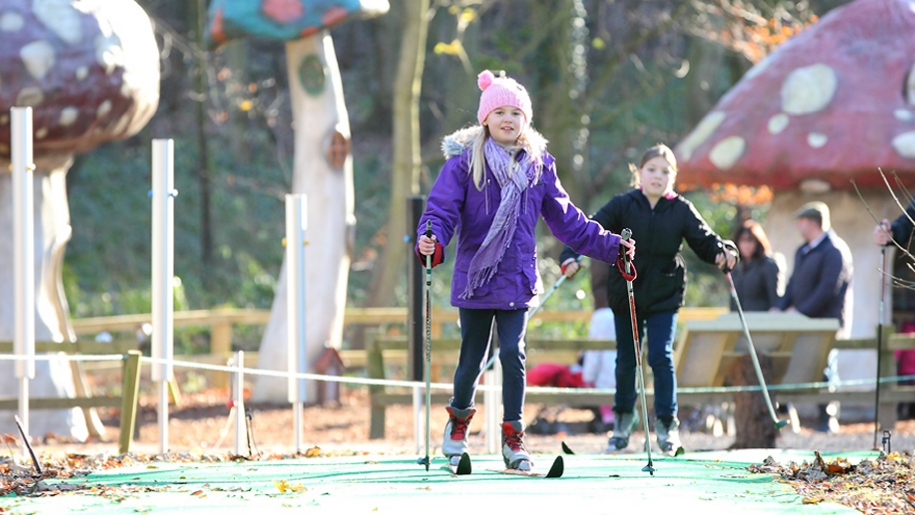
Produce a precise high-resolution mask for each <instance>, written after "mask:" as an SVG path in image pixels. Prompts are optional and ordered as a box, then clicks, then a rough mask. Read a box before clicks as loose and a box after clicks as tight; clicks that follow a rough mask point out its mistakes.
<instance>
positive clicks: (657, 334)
mask: <svg viewBox="0 0 915 515" xmlns="http://www.w3.org/2000/svg"><path fill="white" fill-rule="evenodd" d="M631 320H632V317H631V316H628V314H627V315H626V316H619V315H617V316H616V317H615V324H616V399H615V400H616V405H615V406H614V407H613V409H614V410H616V411H618V412H621V413H628V412H631V411H632V410H633V408H634V407H635V401H636V394H637V392H636V390H635V387H636V367H635V350H634V348H633V345H632V323H631ZM638 325H639V341H640V342H641V344H642V347H643V348H644V347H645V346H646V344H647V346H648V365H649V366H650V367H651V370H652V371H653V372H654V412H655V416H657V417H669V416H676V414H677V373H676V370H674V360H673V349H674V331H675V329H676V328H677V312H676V311H672V312H668V313H657V314H655V315H651V316H649V317H648V318H646V319H641V318H639V319H638ZM646 330H647V332H648V338H647V339H646V338H645V333H646Z"/></svg>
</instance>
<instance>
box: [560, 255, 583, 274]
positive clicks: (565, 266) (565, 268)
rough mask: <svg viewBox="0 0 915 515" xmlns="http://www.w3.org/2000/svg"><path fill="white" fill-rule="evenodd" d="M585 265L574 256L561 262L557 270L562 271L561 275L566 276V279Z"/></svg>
mask: <svg viewBox="0 0 915 515" xmlns="http://www.w3.org/2000/svg"><path fill="white" fill-rule="evenodd" d="M584 267H585V266H584V265H583V264H582V263H581V262H580V261H578V260H577V259H575V258H569V259H566V260H565V261H563V262H562V264H561V265H559V270H560V271H562V275H564V276H566V278H567V279H571V278H572V277H575V274H577V273H578V271H579V270H580V269H582V268H584Z"/></svg>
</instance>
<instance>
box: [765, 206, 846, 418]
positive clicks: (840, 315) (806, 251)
mask: <svg viewBox="0 0 915 515" xmlns="http://www.w3.org/2000/svg"><path fill="white" fill-rule="evenodd" d="M795 218H796V220H797V228H798V231H799V232H800V233H801V237H802V238H803V239H804V244H803V245H801V246H800V247H799V248H798V249H797V252H795V254H794V270H793V271H792V272H791V279H789V280H788V286H787V288H785V296H784V297H782V299H781V301H779V308H780V309H781V310H782V311H796V312H798V313H801V314H802V315H805V316H808V317H810V318H837V319H839V330H838V331H837V333H836V336H837V337H839V338H848V334H849V330H850V328H851V327H850V326H851V318H852V289H851V281H852V273H853V266H852V256H851V249H849V247H848V244H847V243H845V240H843V239H842V238H840V237H839V235H837V234H836V233H835V232H833V231H831V230H830V221H829V218H830V217H829V206H827V205H826V204H825V203H823V202H808V203H807V204H804V205H803V206H801V208H800V209H799V210H798V211H797V213H795ZM836 353H837V351H836V350H835V349H833V350H832V351H830V353H829V360H828V365H827V368H826V371H825V373H826V378H827V379H829V380H830V381H838V379H839V377H838V368H837V363H836V357H837V354H836ZM819 409H820V420H819V424H818V426H817V428H816V429H817V430H820V431H824V432H831V433H835V432H837V431H838V430H839V422H838V419H837V418H836V414H837V412H838V403H837V402H832V403H830V404H829V405H828V406H827V405H825V404H823V405H820V407H819Z"/></svg>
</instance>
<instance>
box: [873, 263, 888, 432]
mask: <svg viewBox="0 0 915 515" xmlns="http://www.w3.org/2000/svg"><path fill="white" fill-rule="evenodd" d="M880 260H881V262H882V263H883V264H882V268H881V269H880V309H879V314H880V315H879V316H880V318H878V319H877V384H876V386H875V388H874V390H876V392H875V396H876V398H875V399H874V450H876V449H877V432H878V431H879V430H880V421H879V420H878V419H877V416H878V415H879V414H880V367H881V363H880V361H881V360H880V357H881V356H883V299H884V298H886V275H885V274H886V247H885V246H883V247H880Z"/></svg>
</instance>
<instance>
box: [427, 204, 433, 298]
mask: <svg viewBox="0 0 915 515" xmlns="http://www.w3.org/2000/svg"><path fill="white" fill-rule="evenodd" d="M426 238H430V239H431V238H432V220H426ZM431 271H432V254H429V255H427V256H426V286H429V285H431V284H432V274H431Z"/></svg>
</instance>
